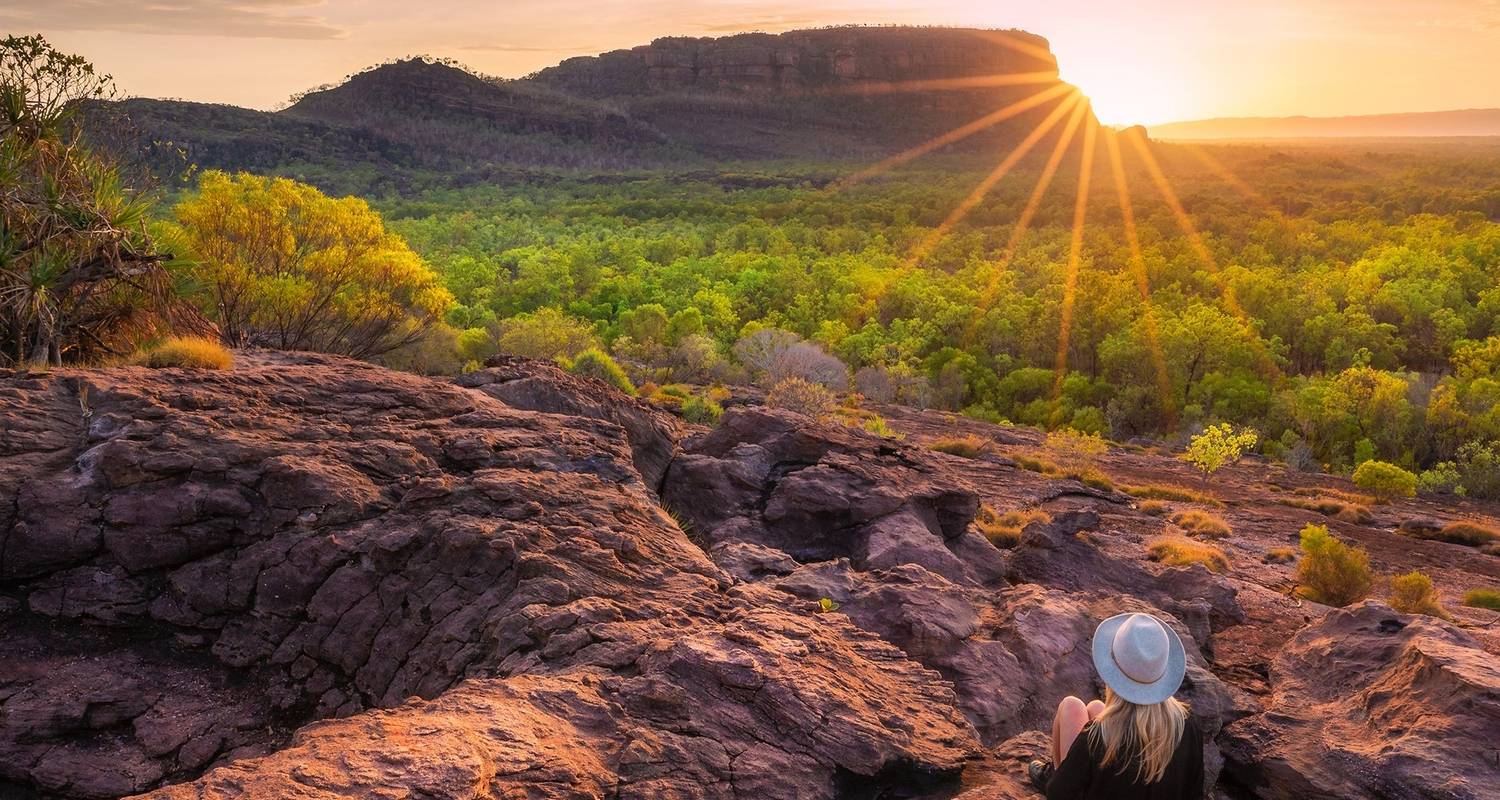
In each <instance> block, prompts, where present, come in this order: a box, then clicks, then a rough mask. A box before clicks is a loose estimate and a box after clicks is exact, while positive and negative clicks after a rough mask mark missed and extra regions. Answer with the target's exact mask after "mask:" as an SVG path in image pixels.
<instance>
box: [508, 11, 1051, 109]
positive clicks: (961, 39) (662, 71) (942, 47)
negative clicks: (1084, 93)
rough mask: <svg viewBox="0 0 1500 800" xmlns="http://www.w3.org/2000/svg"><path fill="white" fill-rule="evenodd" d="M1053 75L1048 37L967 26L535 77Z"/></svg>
mask: <svg viewBox="0 0 1500 800" xmlns="http://www.w3.org/2000/svg"><path fill="white" fill-rule="evenodd" d="M1020 73H1044V74H1047V75H1050V76H1051V77H1052V78H1054V79H1055V78H1056V77H1057V60H1056V59H1055V58H1053V57H1052V55H1051V53H1050V51H1049V49H1048V45H1047V40H1046V39H1043V38H1042V37H1040V36H1035V35H1033V34H1029V33H1026V32H1024V31H993V30H978V29H966V28H851V27H845V28H825V29H821V30H804V31H790V32H787V33H782V34H768V33H746V34H739V35H736V36H726V37H722V38H697V39H694V38H663V39H657V40H656V41H653V42H652V43H650V44H648V45H643V46H641V47H636V48H632V49H629V50H616V51H612V52H609V53H604V54H601V55H599V56H592V57H582V58H574V59H569V60H567V61H564V62H563V63H561V64H559V65H558V66H556V67H551V68H548V69H545V70H542V71H541V72H540V73H538V74H537V75H536V76H534V78H533V80H534V81H535V82H537V83H542V84H546V85H549V86H554V87H557V88H560V89H563V90H566V91H568V92H571V93H576V94H582V95H588V96H600V97H604V96H619V95H623V94H640V93H650V92H683V91H697V92H716V91H722V90H730V89H739V90H761V91H773V92H789V91H790V92H795V91H797V90H805V89H818V88H827V87H838V86H851V85H858V84H861V83H896V82H901V81H918V80H937V79H952V78H977V77H990V76H995V75H1009V74H1020Z"/></svg>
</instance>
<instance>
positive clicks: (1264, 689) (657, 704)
mask: <svg viewBox="0 0 1500 800" xmlns="http://www.w3.org/2000/svg"><path fill="white" fill-rule="evenodd" d="M898 413H899V412H895V411H893V412H892V414H891V417H892V418H893V419H896V420H897V422H898V424H903V425H906V424H912V425H913V429H918V428H917V427H916V424H914V423H912V422H911V420H910V419H901V418H899V417H898ZM913 413H915V412H913ZM953 424H955V423H952V422H948V421H945V422H943V423H942V425H943V426H944V429H947V428H948V427H950V426H952V425H953ZM972 424H975V425H978V424H979V423H972ZM1013 438H1014V441H1013V442H1012V444H1016V443H1019V445H1020V446H1024V445H1025V443H1026V441H1027V440H1026V438H1025V436H1024V435H1022V434H1016V436H1015V437H1013ZM0 462H3V467H4V468H3V469H0V795H3V796H10V794H12V793H14V794H18V795H20V796H34V795H41V796H45V797H64V798H112V797H120V796H125V795H132V794H135V793H140V792H147V793H149V796H152V797H155V798H184V800H185V799H186V798H231V797H245V796H256V797H290V796H296V797H307V798H355V797H360V798H364V797H386V796H390V797H418V796H421V797H447V798H498V797H534V798H580V797H582V798H642V799H644V798H657V797H673V798H726V799H727V798H740V797H752V796H753V797H769V798H856V797H869V796H901V797H910V798H924V797H927V798H936V797H958V798H962V799H963V800H999V799H1000V798H1008V799H1011V800H1020V798H1029V797H1035V795H1034V793H1032V791H1031V790H1030V788H1029V787H1028V786H1027V785H1026V783H1025V780H1024V765H1025V762H1026V761H1027V760H1029V759H1030V758H1033V757H1036V756H1038V755H1040V754H1041V753H1042V752H1043V751H1044V750H1045V743H1046V737H1045V735H1044V734H1043V733H1042V732H1041V731H1043V730H1045V728H1046V726H1047V724H1048V721H1049V720H1050V717H1051V714H1052V712H1053V709H1054V708H1055V706H1056V704H1057V702H1058V700H1059V699H1061V698H1062V697H1063V696H1065V695H1067V694H1076V695H1080V696H1096V695H1098V694H1099V693H1100V692H1101V690H1102V686H1100V685H1099V683H1098V679H1097V677H1096V675H1095V673H1094V669H1093V667H1092V664H1091V661H1090V658H1089V653H1088V650H1089V647H1088V645H1089V640H1090V636H1091V635H1092V632H1093V629H1094V626H1095V625H1096V624H1097V622H1098V621H1099V620H1100V619H1102V618H1104V617H1107V616H1110V615H1113V614H1115V613H1119V612H1121V611H1125V610H1139V611H1146V612H1150V613H1153V614H1157V615H1158V616H1160V617H1162V618H1163V619H1165V620H1167V621H1168V623H1169V624H1172V625H1174V626H1175V628H1176V629H1177V631H1178V633H1179V634H1180V635H1181V637H1182V639H1183V641H1184V643H1185V644H1186V645H1187V648H1188V661H1189V664H1188V674H1187V679H1186V681H1185V683H1184V686H1183V688H1182V690H1181V692H1180V696H1182V697H1183V698H1185V699H1187V700H1188V701H1189V702H1190V704H1191V706H1192V710H1193V714H1194V715H1195V716H1196V718H1197V719H1198V721H1199V724H1200V726H1201V727H1202V729H1203V730H1204V732H1205V733H1206V735H1208V736H1209V737H1210V741H1208V742H1206V743H1205V745H1206V753H1207V755H1208V759H1209V763H1208V765H1207V766H1208V774H1209V776H1210V780H1211V781H1215V787H1216V788H1215V792H1216V794H1215V796H1217V797H1227V796H1234V797H1242V796H1255V797H1261V798H1266V800H1283V798H1287V799H1289V798H1304V797H1309V798H1323V797H1326V798H1334V797H1338V798H1344V797H1377V798H1400V799H1401V800H1406V798H1424V799H1426V798H1430V799H1431V800H1438V799H1439V798H1442V799H1443V800H1455V799H1456V800H1471V799H1472V800H1478V799H1479V798H1487V797H1494V796H1497V795H1500V768H1497V767H1496V764H1495V762H1494V760H1493V757H1494V754H1493V739H1494V734H1495V731H1497V730H1500V671H1497V668H1496V650H1497V647H1496V644H1495V641H1494V640H1493V638H1492V637H1490V636H1489V634H1488V633H1486V631H1487V629H1484V628H1482V627H1475V628H1474V629H1473V630H1472V631H1470V632H1464V631H1461V630H1459V629H1458V628H1457V627H1455V625H1453V624H1450V623H1449V622H1446V621H1442V620H1437V619H1433V618H1429V617H1413V616H1408V615H1401V614H1397V613H1395V612H1393V611H1391V610H1390V609H1388V608H1386V607H1385V606H1383V605H1380V604H1378V603H1373V602H1369V603H1364V604H1361V605H1357V606H1355V607H1352V608H1350V609H1344V610H1329V609H1326V608H1323V607H1320V606H1315V605H1312V604H1305V605H1302V604H1298V603H1296V601H1293V600H1290V599H1289V598H1287V597H1285V596H1284V595H1282V594H1281V593H1279V592H1278V591H1276V590H1275V588H1273V586H1274V585H1271V584H1269V582H1262V583H1257V582H1254V581H1251V580H1248V579H1247V577H1242V576H1248V577H1251V578H1259V576H1260V575H1261V571H1262V570H1268V569H1269V567H1268V566H1266V565H1264V564H1262V563H1261V562H1260V561H1259V560H1258V558H1257V560H1256V562H1255V564H1256V565H1257V566H1255V567H1247V566H1246V564H1245V560H1244V559H1243V558H1241V557H1237V558H1239V560H1237V561H1236V569H1235V570H1234V571H1232V572H1231V573H1230V574H1227V575H1226V574H1217V573H1211V572H1208V571H1206V570H1204V569H1203V568H1202V567H1199V566H1194V567H1191V568H1181V567H1167V566H1163V565H1160V564H1156V563H1152V562H1150V561H1149V560H1147V559H1145V558H1144V553H1143V551H1144V544H1143V543H1144V541H1146V540H1147V539H1148V537H1150V536H1154V535H1156V533H1157V532H1159V531H1160V530H1161V528H1162V526H1163V524H1164V523H1163V522H1162V521H1161V520H1159V519H1157V518H1155V517H1149V516H1147V515H1145V514H1143V513H1141V512H1139V511H1137V510H1135V509H1133V508H1131V507H1130V506H1129V503H1128V501H1126V500H1125V499H1124V496H1123V495H1118V494H1116V493H1113V492H1101V491H1097V490H1084V489H1083V488H1081V486H1080V485H1078V484H1076V483H1074V482H1071V481H1059V480H1052V479H1049V478H1045V477H1042V476H1038V475H1036V474H1034V473H1029V472H1026V471H1024V470H1021V469H1020V468H1019V467H1017V466H1016V463H1017V462H1015V461H1012V460H1010V459H1006V458H1003V457H992V456H987V457H986V458H984V459H978V460H969V459H961V458H955V457H952V456H948V455H944V454H939V453H934V452H932V451H930V450H927V449H926V448H923V447H921V446H919V445H917V444H915V443H914V442H904V443H903V442H899V441H895V440H892V439H886V438H881V437H877V436H874V435H872V434H868V433H865V432H864V431H861V430H857V429H853V428H849V427H845V426H842V425H838V424H832V423H819V422H815V421H813V420H809V419H807V418H805V417H801V416H798V415H796V414H792V413H789V412H784V411H776V410H771V409H766V408H763V407H757V406H754V405H741V406H736V407H734V408H733V409H731V410H730V411H728V412H726V414H725V415H724V417H723V419H722V420H721V423H720V425H719V426H718V427H717V428H715V429H713V430H706V429H702V428H698V427H695V426H689V425H685V424H683V423H681V422H680V421H679V420H677V419H676V418H674V417H672V416H670V415H668V414H665V413H664V412H662V411H660V410H658V409H655V408H653V407H651V406H649V405H648V404H645V403H642V402H638V401H636V400H634V399H631V398H626V397H624V396H623V395H620V394H618V393H616V392H614V391H613V390H611V389H609V388H607V387H605V386H603V385H602V384H598V383H596V382H592V381H586V380H583V379H579V378H577V377H575V376H572V375H569V374H567V373H564V372H562V371H560V370H557V369H556V368H555V367H551V366H548V365H541V364H537V363H534V362H528V361H524V360H506V359H501V360H496V361H494V362H493V363H492V364H491V365H490V366H489V367H488V368H486V369H484V370H480V371H478V372H475V373H472V374H470V375H468V376H465V377H463V378H462V379H460V380H459V381H457V382H456V383H454V382H446V381H440V380H433V379H426V378H419V377H415V376H411V375H404V374H401V373H395V372H390V371H388V370H384V369H380V368H377V367H373V366H370V365H366V364H361V363H358V362H354V361H350V360H346V359H340V358H332V357H323V356H308V355H292V354H273V353H265V352H246V353H241V354H239V355H238V357H237V365H236V367H235V368H234V369H232V370H227V371H223V372H193V371H182V370H145V369H139V368H121V369H106V370H54V371H51V372H47V373H44V374H37V375H26V374H18V373H0ZM982 504H990V505H996V504H998V505H1000V506H1001V507H1005V508H1015V507H1027V508H1034V509H1038V510H1040V509H1042V508H1045V511H1046V514H1045V516H1043V517H1038V519H1037V521H1035V522H1032V523H1031V524H1030V525H1029V526H1027V527H1026V528H1025V530H1024V531H1023V532H1022V534H1021V535H1020V537H1019V541H1018V542H1017V543H1016V544H1015V545H1014V546H1013V547H1011V548H1009V549H1001V548H997V547H996V546H995V545H994V544H991V542H990V541H989V540H988V539H986V538H985V537H984V536H982V535H980V534H979V532H978V530H977V526H976V524H975V517H976V513H977V512H978V510H979V509H980V508H981V505H982ZM1225 513H1226V516H1229V515H1230V514H1229V511H1227V510H1226V512H1225ZM1263 513H1264V512H1263V511H1261V510H1257V509H1254V508H1249V509H1246V510H1245V511H1244V512H1243V513H1242V515H1241V516H1238V517H1236V518H1235V520H1236V522H1235V524H1236V526H1239V525H1241V521H1242V520H1246V521H1245V522H1243V524H1244V526H1245V531H1246V534H1245V535H1247V536H1248V535H1250V531H1251V530H1252V529H1253V526H1254V525H1256V524H1259V523H1258V522H1256V520H1258V519H1259V517H1255V516H1252V515H1254V514H1263ZM1293 530H1295V529H1294V528H1293ZM1239 535H1240V534H1239V533H1237V534H1236V536H1239ZM1381 535H1384V536H1394V534H1390V533H1384V534H1381ZM1256 546H1258V547H1262V546H1263V545H1260V544H1257V545H1256ZM1420 546H1421V547H1424V548H1428V547H1432V548H1436V547H1439V546H1446V547H1453V546H1450V545H1441V543H1431V542H1421V543H1420ZM1462 553H1463V555H1462V558H1463V559H1468V561H1464V562H1463V563H1465V564H1471V565H1473V566H1470V567H1467V568H1468V569H1472V570H1478V571H1483V570H1484V569H1490V568H1491V567H1490V566H1489V565H1488V564H1489V562H1487V561H1480V560H1479V559H1485V558H1487V557H1485V556H1482V555H1475V554H1472V553H1470V552H1469V551H1467V550H1463V551H1462ZM1221 767H1222V769H1221ZM1220 775H1222V777H1221V778H1220V777H1219V776H1220ZM1215 779H1217V780H1215Z"/></svg>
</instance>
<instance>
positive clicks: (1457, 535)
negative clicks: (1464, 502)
mask: <svg viewBox="0 0 1500 800" xmlns="http://www.w3.org/2000/svg"><path fill="white" fill-rule="evenodd" d="M1427 538H1430V539H1437V540H1438V541H1440V542H1451V543H1453V544H1466V545H1468V546H1470V547H1480V546H1483V545H1487V544H1489V543H1490V542H1494V541H1500V531H1497V530H1495V529H1494V528H1491V527H1488V526H1485V525H1480V524H1479V523H1477V522H1467V521H1459V522H1450V523H1448V524H1447V525H1444V526H1443V529H1442V530H1440V531H1437V532H1436V533H1433V534H1430V535H1429V536H1428V537H1427Z"/></svg>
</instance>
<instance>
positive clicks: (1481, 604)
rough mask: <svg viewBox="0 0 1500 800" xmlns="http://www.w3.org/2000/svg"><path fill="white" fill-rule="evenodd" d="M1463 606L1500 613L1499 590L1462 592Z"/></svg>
mask: <svg viewBox="0 0 1500 800" xmlns="http://www.w3.org/2000/svg"><path fill="white" fill-rule="evenodd" d="M1464 605H1466V606H1469V607H1470V608H1488V609H1489V610H1491V611H1500V589H1470V590H1469V591H1467V592H1464Z"/></svg>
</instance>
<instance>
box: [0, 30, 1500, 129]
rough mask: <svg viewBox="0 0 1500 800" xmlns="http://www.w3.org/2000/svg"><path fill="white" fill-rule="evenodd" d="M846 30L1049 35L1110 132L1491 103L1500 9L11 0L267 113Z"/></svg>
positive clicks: (115, 54)
mask: <svg viewBox="0 0 1500 800" xmlns="http://www.w3.org/2000/svg"><path fill="white" fill-rule="evenodd" d="M843 23H909V24H941V25H966V26H980V27H1002V28H1005V27H1016V28H1022V29H1025V30H1028V31H1031V32H1033V33H1037V34H1040V35H1042V36H1045V37H1047V38H1048V39H1049V40H1050V41H1051V42H1052V47H1053V50H1054V51H1055V52H1056V53H1057V55H1058V59H1059V61H1060V63H1061V65H1062V74H1063V78H1064V79H1066V80H1069V81H1072V82H1073V83H1075V84H1078V85H1079V86H1080V87H1082V88H1083V90H1084V92H1085V93H1087V94H1089V95H1090V96H1091V97H1092V98H1093V100H1094V103H1095V108H1096V109H1097V111H1098V112H1099V115H1100V116H1101V117H1102V118H1103V119H1104V121H1106V122H1109V123H1114V124H1129V123H1144V124H1152V123H1158V122H1167V121H1172V120H1182V119H1196V118H1203V117H1215V116H1262V115H1265V116H1282V115H1293V114H1307V115H1312V116H1329V115H1342V114H1363V113H1382V112H1395V111H1433V110H1442V109H1453V108H1476V107H1500V80H1497V79H1496V76H1500V0H1233V1H1231V0H1140V1H1139V2H1109V3H1104V2H1087V1H1085V0H1052V1H1051V2H1037V0H1024V2H1010V1H1009V0H995V1H994V2H968V1H966V0H923V2H914V1H908V0H799V1H798V2H788V1H787V0H753V1H752V0H489V2H480V1H478V0H476V1H474V2H462V1H461V0H427V1H426V2H423V1H422V0H5V2H4V3H3V4H0V31H4V32H7V33H34V32H40V33H43V34H45V35H47V37H48V38H49V39H51V40H52V41H53V42H54V44H56V45H58V46H59V47H61V48H62V49H64V50H69V51H72V52H77V53H80V54H82V55H85V56H87V57H88V58H90V59H92V60H93V61H94V62H95V63H96V64H97V65H98V66H99V67H100V68H101V69H103V70H105V71H107V72H111V73H112V74H113V75H114V76H115V78H116V79H117V82H118V83H119V85H120V88H121V89H122V90H124V91H125V92H127V93H130V94H134V95H141V96H148V97H180V98H184V99H189V100H202V101H211V102H225V103H234V104H236V105H245V106H251V107H256V108H272V107H275V106H276V105H278V104H279V103H281V102H283V101H284V100H285V99H286V98H287V97H288V96H289V95H291V94H292V93H293V92H296V91H299V90H302V89H307V88H310V87H313V86H316V85H319V84H323V83H329V82H335V81H337V80H339V79H340V78H342V77H343V76H344V75H347V74H348V73H350V72H354V71H357V70H359V69H362V68H364V67H366V66H369V65H371V64H374V63H378V62H381V61H385V60H389V59H392V58H396V57H400V56H406V55H413V54H418V53H425V54H431V55H436V56H448V57H452V58H456V59H458V60H459V61H461V62H463V63H465V64H467V65H469V66H471V67H472V68H474V69H476V70H479V71H481V72H485V73H488V74H492V75H501V76H507V77H513V76H520V75H524V74H526V73H528V72H531V71H533V70H536V69H540V68H542V67H545V66H548V65H551V64H554V63H556V62H558V61H559V60H561V59H563V58H567V57H570V56H575V55H588V54H593V53H597V52H600V51H603V50H610V49H616V48H622V47H630V46H634V45H638V44H644V43H646V42H647V41H650V40H651V39H653V38H655V37H658V36H667V35H688V36H718V35H724V34H728V33H734V32H739V31H746V30H765V31H781V30H788V29H792V28H801V27H810V26H817V25H829V24H843Z"/></svg>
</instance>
